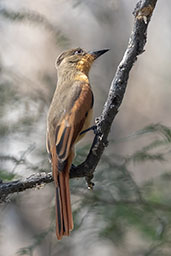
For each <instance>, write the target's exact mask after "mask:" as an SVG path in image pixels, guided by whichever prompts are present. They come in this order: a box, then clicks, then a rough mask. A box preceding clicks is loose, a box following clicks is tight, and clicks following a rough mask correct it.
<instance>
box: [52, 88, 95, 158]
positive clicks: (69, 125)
mask: <svg viewBox="0 0 171 256" xmlns="http://www.w3.org/2000/svg"><path fill="white" fill-rule="evenodd" d="M92 99H93V93H92V91H91V88H90V86H89V85H88V84H86V83H83V84H81V92H80V95H79V97H78V99H77V100H75V103H74V105H73V107H72V108H71V110H70V111H69V113H67V114H66V115H65V116H64V118H63V119H62V121H61V122H60V124H58V126H57V128H56V152H57V156H58V158H59V159H60V160H62V161H65V160H66V159H67V157H68V156H69V154H70V150H71V148H72V146H73V144H74V142H75V141H76V138H77V137H78V136H79V134H80V131H81V130H82V127H83V125H84V122H85V120H86V117H87V113H88V112H89V110H90V109H91V108H92Z"/></svg>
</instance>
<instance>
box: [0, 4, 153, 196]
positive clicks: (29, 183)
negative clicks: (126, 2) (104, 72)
mask: <svg viewBox="0 0 171 256" xmlns="http://www.w3.org/2000/svg"><path fill="white" fill-rule="evenodd" d="M156 3H157V0H140V1H138V3H137V5H136V7H135V10H134V12H133V15H134V25H133V29H132V33H131V36H130V38H129V42H128V47H127V49H126V51H125V54H124V56H123V59H122V61H121V62H120V64H119V66H118V68H117V70H116V73H115V76H114V78H113V81H112V83H111V87H110V90H109V94H108V97H107V100H106V102H105V105H104V107H103V111H102V114H101V116H100V117H98V118H96V125H97V134H96V135H95V138H94V141H93V143H92V146H91V149H90V152H89V154H88V156H87V158H86V160H85V161H84V162H83V163H81V164H80V165H78V166H77V167H74V166H72V168H71V170H70V178H78V177H86V180H87V183H88V186H89V187H92V186H93V183H92V182H91V179H92V178H93V173H94V171H95V168H96V166H97V164H98V162H99V160H100V158H101V156H102V154H103V151H104V149H105V147H106V146H107V144H108V141H107V138H108V134H109V132H110V128H111V125H112V122H113V120H114V118H115V117H116V115H117V113H118V110H119V107H120V105H121V103H122V100H123V97H124V93H125V90H126V86H127V82H128V78H129V72H130V70H131V68H132V66H133V64H134V62H135V61H136V59H137V56H138V55H140V54H141V53H143V51H144V46H145V43H146V40H147V27H148V24H149V22H150V19H151V16H152V13H153V10H154V8H155V5H156ZM52 180H53V178H52V175H51V173H47V174H46V173H39V174H35V175H32V176H31V177H29V178H27V179H25V180H20V181H13V182H9V183H1V184H0V199H1V200H4V199H5V198H6V197H7V195H9V194H10V193H14V192H20V191H23V190H26V189H28V188H33V187H35V186H37V185H40V184H44V183H49V182H52Z"/></svg>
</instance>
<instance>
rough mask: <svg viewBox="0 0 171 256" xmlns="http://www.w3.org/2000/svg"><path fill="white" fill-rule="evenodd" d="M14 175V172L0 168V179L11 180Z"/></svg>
mask: <svg viewBox="0 0 171 256" xmlns="http://www.w3.org/2000/svg"><path fill="white" fill-rule="evenodd" d="M15 177H16V175H15V174H14V173H10V172H7V171H5V170H0V180H3V181H11V180H13V179H14V178H15Z"/></svg>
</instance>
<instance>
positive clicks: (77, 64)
mask: <svg viewBox="0 0 171 256" xmlns="http://www.w3.org/2000/svg"><path fill="white" fill-rule="evenodd" d="M108 50H109V49H103V50H99V51H89V52H86V51H84V50H82V49H81V48H76V49H71V50H68V51H65V52H63V53H62V54H60V55H59V57H58V58H57V60H56V68H57V70H58V71H59V70H66V69H70V70H73V69H75V70H78V71H81V72H83V73H85V74H86V75H88V72H89V70H90V67H91V65H92V63H93V62H94V60H95V59H97V58H98V57H100V56H101V55H102V54H104V53H105V52H107V51H108Z"/></svg>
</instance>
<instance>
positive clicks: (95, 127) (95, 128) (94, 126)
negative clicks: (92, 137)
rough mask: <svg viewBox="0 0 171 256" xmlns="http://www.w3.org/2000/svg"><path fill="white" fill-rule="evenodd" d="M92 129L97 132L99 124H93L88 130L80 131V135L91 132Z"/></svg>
mask: <svg viewBox="0 0 171 256" xmlns="http://www.w3.org/2000/svg"><path fill="white" fill-rule="evenodd" d="M91 130H93V132H94V134H97V126H96V125H93V126H91V127H89V128H88V129H86V130H84V131H82V132H80V135H82V134H84V133H86V132H89V131H91Z"/></svg>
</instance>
